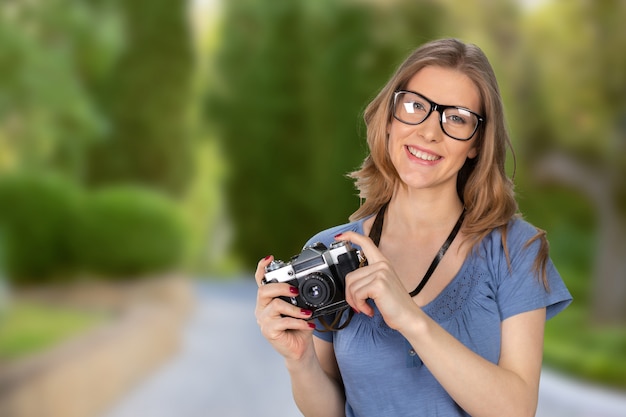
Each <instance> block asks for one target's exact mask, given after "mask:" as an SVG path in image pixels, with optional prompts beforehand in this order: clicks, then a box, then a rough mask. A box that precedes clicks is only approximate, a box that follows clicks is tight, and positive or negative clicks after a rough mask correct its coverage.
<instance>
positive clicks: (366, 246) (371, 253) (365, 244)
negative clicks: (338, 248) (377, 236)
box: [335, 232, 386, 263]
mask: <svg viewBox="0 0 626 417" xmlns="http://www.w3.org/2000/svg"><path fill="white" fill-rule="evenodd" d="M335 240H342V241H348V242H350V243H354V244H355V245H358V246H360V247H361V252H362V253H363V254H364V255H365V257H366V258H367V261H368V263H374V262H378V261H381V260H384V259H386V258H385V256H384V255H383V254H382V252H381V251H380V250H379V249H378V247H377V246H376V245H375V244H374V242H373V241H372V239H370V238H369V237H367V236H365V235H362V234H360V233H356V232H344V233H340V234H338V235H336V236H335Z"/></svg>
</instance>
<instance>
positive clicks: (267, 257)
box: [263, 255, 272, 261]
mask: <svg viewBox="0 0 626 417" xmlns="http://www.w3.org/2000/svg"><path fill="white" fill-rule="evenodd" d="M271 257H272V255H267V256H266V257H265V258H263V260H264V261H267V260H268V259H269V258H271Z"/></svg>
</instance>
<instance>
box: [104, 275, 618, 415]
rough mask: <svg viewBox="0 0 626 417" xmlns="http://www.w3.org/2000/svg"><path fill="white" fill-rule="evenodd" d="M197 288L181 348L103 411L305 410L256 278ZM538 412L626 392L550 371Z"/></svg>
mask: <svg viewBox="0 0 626 417" xmlns="http://www.w3.org/2000/svg"><path fill="white" fill-rule="evenodd" d="M197 294H198V305H197V308H196V311H195V314H194V315H193V316H192V318H191V320H190V322H189V324H188V327H187V330H186V333H185V339H184V343H183V346H182V349H181V352H180V354H179V355H178V356H177V357H175V358H174V359H172V360H171V361H170V362H169V363H168V364H166V365H164V366H163V367H162V368H161V369H159V370H158V371H156V372H155V374H154V376H153V377H151V378H149V379H148V380H147V381H145V382H144V383H143V384H141V385H140V386H139V387H137V389H135V390H134V391H132V392H131V393H130V394H129V395H128V396H127V398H125V399H123V400H122V401H121V403H120V404H118V405H117V406H116V407H114V408H113V409H112V410H111V411H110V412H109V413H108V414H106V415H105V416H102V417H252V416H255V417H270V416H271V417H297V416H301V414H300V413H299V412H298V410H297V408H296V407H295V405H294V404H293V400H292V398H291V391H290V387H289V377H288V375H287V372H286V371H285V369H284V367H283V362H282V359H281V357H280V356H279V355H278V354H277V353H276V352H274V351H273V350H272V348H271V347H270V346H269V344H268V343H267V342H266V341H265V339H263V337H262V336H261V335H260V332H259V330H258V327H257V325H256V321H255V319H254V313H253V309H254V303H255V296H256V286H255V284H254V283H253V282H252V281H251V280H241V281H236V282H228V283H220V282H209V283H201V284H199V285H198V287H197ZM381 417H382V416H381ZM537 417H626V393H611V392H607V391H604V390H599V389H597V388H593V387H590V386H587V385H584V384H580V383H577V382H573V381H571V380H568V379H565V378H563V377H561V376H559V375H557V374H554V373H552V372H549V371H544V373H543V375H542V382H541V388H540V400H539V410H538V412H537Z"/></svg>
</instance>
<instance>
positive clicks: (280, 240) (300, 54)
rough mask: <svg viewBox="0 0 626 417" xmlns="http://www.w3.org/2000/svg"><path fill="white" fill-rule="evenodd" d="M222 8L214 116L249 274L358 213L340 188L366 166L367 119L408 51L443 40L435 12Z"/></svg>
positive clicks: (244, 3) (285, 4)
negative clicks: (364, 120)
mask: <svg viewBox="0 0 626 417" xmlns="http://www.w3.org/2000/svg"><path fill="white" fill-rule="evenodd" d="M224 7H225V18H224V22H223V26H222V32H221V36H222V43H221V47H220V49H219V50H218V53H217V55H216V58H215V62H216V67H215V68H214V71H213V73H214V74H215V79H214V82H213V85H212V86H211V87H212V92H211V97H210V99H209V107H208V110H209V117H210V119H211V121H212V123H213V124H214V127H215V129H216V130H217V136H218V137H219V139H220V140H221V143H222V145H223V149H224V153H225V156H226V157H227V158H228V161H229V163H230V164H231V165H232V167H233V168H232V170H231V172H230V175H229V178H228V187H227V190H226V196H227V199H228V208H229V210H230V213H231V216H232V218H233V220H234V223H235V227H236V230H235V243H234V249H235V251H236V252H237V253H238V254H239V255H240V256H242V257H243V258H244V259H245V260H246V266H248V267H251V266H253V265H255V264H256V260H257V259H258V258H260V257H262V256H264V255H266V254H267V253H268V252H271V253H274V254H275V255H277V256H279V257H282V258H286V257H289V256H291V255H293V254H295V253H296V252H297V251H299V250H300V248H301V246H302V244H303V243H304V241H305V240H306V239H307V238H308V237H310V236H311V235H312V234H313V233H315V232H317V231H319V230H321V229H323V228H326V227H330V226H332V225H334V224H338V223H342V222H345V221H346V220H347V217H348V215H349V214H350V213H352V212H353V211H354V210H355V209H356V208H357V207H358V204H359V201H358V198H357V197H356V196H355V194H356V192H355V190H354V187H353V185H352V184H351V182H350V181H349V180H347V179H345V178H342V177H343V176H344V175H345V174H346V173H347V172H350V171H352V170H354V169H356V168H357V167H358V166H359V165H360V163H361V161H362V160H363V157H364V156H365V140H364V129H363V124H362V122H361V121H360V118H361V114H362V111H363V109H364V107H365V105H366V103H367V102H368V101H369V100H370V99H371V98H372V97H373V96H374V95H375V94H376V92H377V90H378V89H380V88H381V87H382V85H383V83H384V82H385V81H386V79H387V78H388V77H389V76H390V74H391V72H392V71H393V69H394V68H395V66H396V65H398V64H399V63H400V61H401V60H402V58H404V56H405V55H406V54H408V52H409V50H410V49H412V48H414V47H416V46H417V44H418V43H421V42H422V41H424V40H427V39H429V38H430V37H432V36H434V35H435V28H436V27H437V22H438V19H439V18H440V17H439V16H440V14H438V13H436V12H437V11H440V10H438V9H437V7H436V6H435V5H434V3H432V2H428V1H421V2H416V1H398V2H394V3H393V5H392V6H389V5H384V4H382V3H381V4H379V5H377V6H376V7H372V6H371V5H365V4H363V3H359V2H344V1H340V2H337V1H330V0H321V1H316V2H310V1H303V0H298V1H264V2H256V1H249V0H235V1H229V2H227V3H225V4H224ZM382 28H385V29H382ZM388 29H389V30H388Z"/></svg>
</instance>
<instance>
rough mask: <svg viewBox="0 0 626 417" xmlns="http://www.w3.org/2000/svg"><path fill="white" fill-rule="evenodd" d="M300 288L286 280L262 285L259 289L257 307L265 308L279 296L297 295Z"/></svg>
mask: <svg viewBox="0 0 626 417" xmlns="http://www.w3.org/2000/svg"><path fill="white" fill-rule="evenodd" d="M296 295H298V288H296V287H294V286H292V285H289V284H287V283H284V282H280V283H275V282H272V283H270V284H267V285H261V286H260V287H259V289H258V291H257V308H261V309H264V308H266V307H267V306H268V305H269V304H270V302H271V301H272V300H273V299H275V298H278V297H288V298H289V297H295V296H296Z"/></svg>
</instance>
